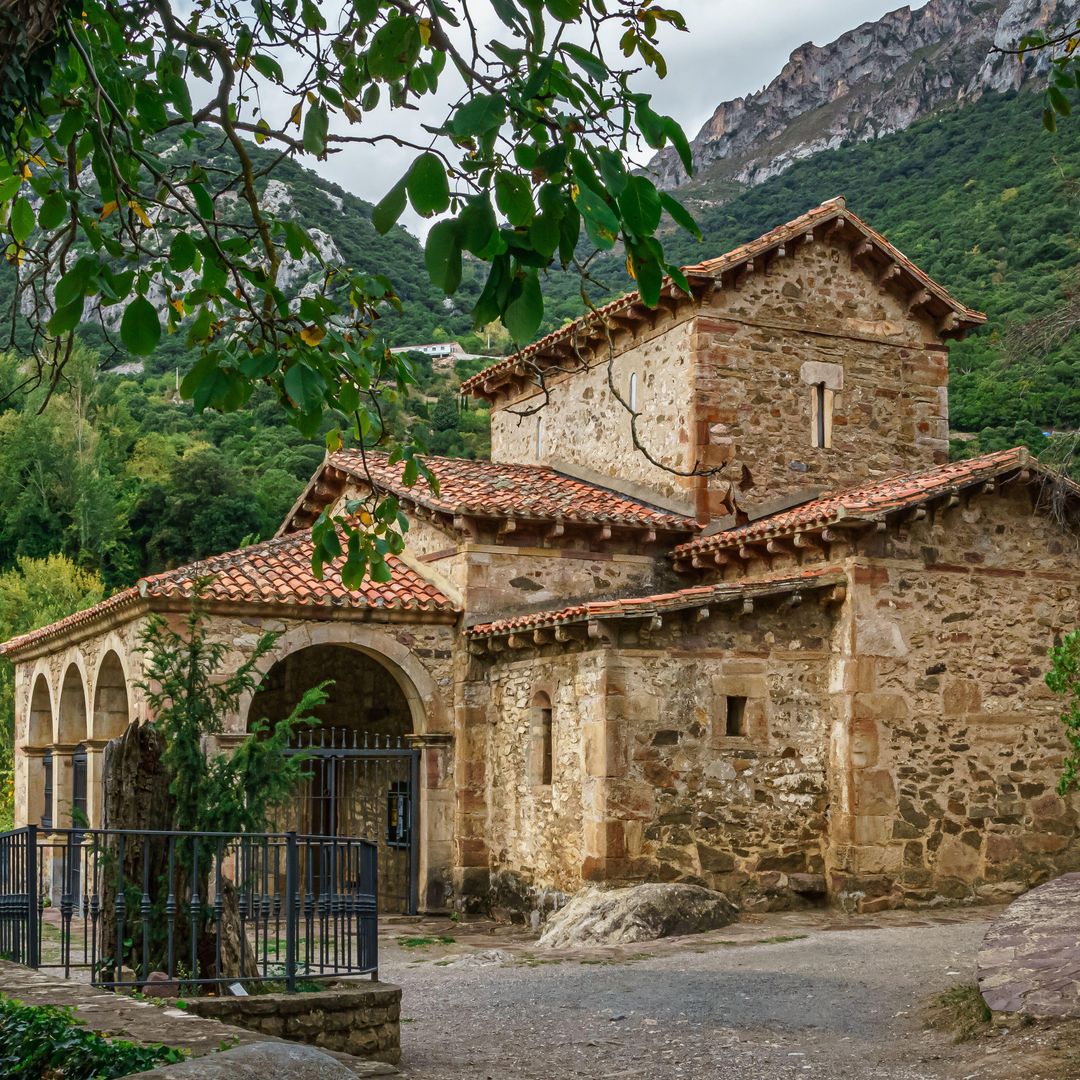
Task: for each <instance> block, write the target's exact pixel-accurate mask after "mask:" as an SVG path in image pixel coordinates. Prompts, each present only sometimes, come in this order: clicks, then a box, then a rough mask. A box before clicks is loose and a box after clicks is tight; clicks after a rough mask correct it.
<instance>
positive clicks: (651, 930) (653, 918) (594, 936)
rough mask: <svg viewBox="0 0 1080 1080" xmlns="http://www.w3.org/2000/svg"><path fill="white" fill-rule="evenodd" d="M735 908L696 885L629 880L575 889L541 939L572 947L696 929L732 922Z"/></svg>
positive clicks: (554, 946)
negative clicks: (628, 883) (607, 886)
mask: <svg viewBox="0 0 1080 1080" xmlns="http://www.w3.org/2000/svg"><path fill="white" fill-rule="evenodd" d="M738 916H739V909H738V908H737V907H736V906H735V905H734V904H733V903H732V902H731V901H730V900H729V899H728V898H727V897H726V896H724V894H723V893H718V892H713V891H712V890H711V889H703V888H701V886H699V885H662V884H659V883H657V884H647V885H633V886H630V887H628V888H616V889H600V888H590V889H584V890H582V891H581V892H579V893H578V894H577V895H576V896H574V898H573V899H572V900H571V901H570V902H569V903H568V904H567V905H566V906H565V907H564V908H562V910H560V911H558V912H556V913H555V914H554V915H552V916H551V918H550V919H548V921H547V925H546V926H545V928H544V932H543V934H541V935H540V942H539V944H540V945H543V946H546V947H548V948H552V949H570V948H577V947H580V946H585V945H626V944H630V943H632V942H635V941H653V940H655V939H656V938H662V937H672V936H673V935H676V934H699V933H701V932H703V931H705V930H716V929H719V928H720V927H721V926H727V925H728V924H729V923H733V922H734V921H735V920H736V919H737V918H738Z"/></svg>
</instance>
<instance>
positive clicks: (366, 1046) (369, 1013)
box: [187, 983, 401, 1065]
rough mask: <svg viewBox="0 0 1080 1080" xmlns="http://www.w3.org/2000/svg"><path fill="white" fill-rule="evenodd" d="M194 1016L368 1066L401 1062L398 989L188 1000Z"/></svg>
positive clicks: (345, 987)
mask: <svg viewBox="0 0 1080 1080" xmlns="http://www.w3.org/2000/svg"><path fill="white" fill-rule="evenodd" d="M187 1011H188V1012H190V1013H194V1014H195V1015H197V1016H205V1017H209V1018H211V1019H214V1020H220V1021H222V1022H223V1023H226V1024H234V1025H235V1026H237V1027H242V1028H247V1029H248V1030H249V1031H257V1032H259V1033H260V1034H262V1035H272V1036H275V1037H278V1038H282V1039H289V1040H291V1041H292V1042H303V1043H310V1044H311V1045H312V1046H318V1047H321V1048H322V1049H324V1050H336V1051H340V1052H342V1053H346V1054H352V1055H353V1056H354V1057H362V1058H368V1059H370V1060H371V1061H384V1062H387V1063H388V1064H390V1065H396V1064H397V1063H398V1062H399V1061H400V1060H401V1026H400V1020H401V988H400V987H398V986H391V985H390V984H388V983H353V984H350V983H337V984H332V985H330V986H328V987H327V988H326V989H325V990H320V991H318V992H316V993H297V994H256V995H253V996H251V997H211V998H192V999H189V1000H188V1003H187Z"/></svg>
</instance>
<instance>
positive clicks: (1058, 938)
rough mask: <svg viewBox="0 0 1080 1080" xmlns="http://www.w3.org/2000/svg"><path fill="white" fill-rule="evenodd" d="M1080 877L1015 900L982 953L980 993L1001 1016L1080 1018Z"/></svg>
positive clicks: (994, 926)
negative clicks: (1018, 1014)
mask: <svg viewBox="0 0 1080 1080" xmlns="http://www.w3.org/2000/svg"><path fill="white" fill-rule="evenodd" d="M1077 926H1080V874H1065V875H1063V876H1062V877H1059V878H1055V879H1054V880H1053V881H1049V882H1047V883H1046V884H1045V885H1040V886H1039V887H1038V888H1037V889H1032V890H1031V891H1030V892H1027V893H1025V894H1024V895H1023V896H1021V897H1020V899H1018V900H1014V901H1013V902H1012V903H1011V904H1010V905H1009V906H1008V907H1007V908H1006V909H1005V910H1004V911H1003V912H1002V913H1001V914H1000V915H999V916H998V917H997V918H996V919H995V920H994V921H993V922H992V923H991V924H990V929H989V930H987V931H986V937H985V938H983V943H982V947H981V948H980V949H979V957H978V961H977V972H978V979H979V989H980V990H981V991H982V996H983V998H984V999H985V1001H986V1004H987V1005H989V1006H990V1008H991V1009H993V1010H994V1011H995V1012H1007V1013H1014V1012H1016V1013H1024V1014H1025V1015H1027V1016H1040V1017H1053V1018H1055V1019H1059V1020H1064V1019H1076V1018H1078V1017H1080V944H1078V943H1077Z"/></svg>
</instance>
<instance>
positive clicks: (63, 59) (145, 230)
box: [0, 0, 696, 584]
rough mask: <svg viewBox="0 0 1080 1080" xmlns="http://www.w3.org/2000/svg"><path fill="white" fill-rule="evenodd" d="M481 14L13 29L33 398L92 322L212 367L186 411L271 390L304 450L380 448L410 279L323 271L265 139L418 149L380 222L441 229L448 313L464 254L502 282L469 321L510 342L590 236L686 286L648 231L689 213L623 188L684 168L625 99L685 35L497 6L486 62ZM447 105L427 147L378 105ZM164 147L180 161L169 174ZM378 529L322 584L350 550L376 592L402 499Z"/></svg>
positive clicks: (136, 14)
mask: <svg viewBox="0 0 1080 1080" xmlns="http://www.w3.org/2000/svg"><path fill="white" fill-rule="evenodd" d="M477 6H478V4H477V0H354V2H353V3H350V4H345V5H343V6H341V7H340V8H338V9H335V12H334V13H333V14H332V15H331V18H332V19H333V22H332V23H331V22H330V21H329V20H328V17H327V14H326V13H325V11H324V8H323V7H322V6H320V5H319V4H317V3H316V2H315V0H284V2H283V3H280V4H273V3H256V4H255V5H254V6H253V7H248V6H246V5H240V6H237V5H230V4H217V3H212V2H211V0H195V2H194V3H191V4H184V5H180V4H176V3H175V2H174V0H119V2H117V3H109V4H105V3H101V2H100V0H87V2H86V3H84V4H82V5H80V6H78V7H70V6H65V5H54V6H48V7H46V8H44V9H42V10H43V14H40V15H35V19H34V26H33V32H32V33H27V31H26V28H25V27H23V26H20V27H18V28H17V29H18V32H17V33H15V32H13V31H11V30H9V31H7V33H8V34H9V35H13V36H12V40H11V41H9V42H8V48H7V49H6V51H3V52H0V55H3V56H4V57H5V63H4V66H3V68H2V69H0V101H2V104H0V141H2V142H3V143H4V147H5V149H6V151H7V159H8V160H7V164H6V165H3V166H0V220H2V221H3V222H5V228H6V234H7V246H6V255H7V258H8V260H9V261H10V262H11V264H12V265H13V266H14V267H15V268H16V272H17V274H18V278H19V288H18V293H17V299H16V303H17V304H18V305H19V309H20V310H21V311H23V312H26V313H28V318H29V322H30V325H31V327H32V331H33V342H32V344H33V355H34V357H35V359H36V361H37V370H36V375H37V377H38V378H39V379H41V380H43V381H44V382H45V383H46V384H47V385H48V386H50V387H56V386H57V385H58V383H59V380H60V379H61V378H62V377H63V371H64V369H65V367H66V365H67V363H68V362H69V359H70V356H71V352H72V341H73V337H72V335H73V334H74V332H75V330H76V328H77V327H78V326H79V324H80V322H82V321H83V320H84V319H93V318H94V317H95V316H100V319H99V320H98V321H100V322H101V323H102V324H106V325H109V326H114V327H116V329H117V336H118V337H119V339H120V341H121V342H122V344H123V346H124V347H125V348H126V350H127V351H128V353H129V354H131V355H133V356H149V355H150V354H152V353H154V352H155V351H156V350H157V349H158V347H159V345H160V343H161V341H162V338H163V335H165V336H166V337H167V335H168V334H172V333H174V332H177V331H182V332H183V334H184V336H186V339H187V341H188V343H189V344H190V345H191V346H192V347H193V348H194V349H195V351H196V353H197V360H196V362H195V364H194V365H193V366H192V368H191V370H190V371H189V372H188V374H187V377H186V378H185V380H184V383H183V386H182V390H183V393H184V394H185V395H186V396H188V397H190V398H191V399H192V401H193V403H194V405H195V407H196V408H197V409H204V408H208V407H210V408H215V409H219V410H235V409H237V408H239V407H241V406H243V405H244V404H245V403H247V402H248V400H249V399H250V398H251V395H252V393H253V390H254V388H255V387H256V386H258V385H260V384H262V385H266V386H268V387H269V388H270V389H271V390H272V392H273V394H274V395H275V396H276V399H277V401H278V403H279V406H280V408H282V409H283V410H284V411H285V413H286V414H287V415H288V416H289V418H290V420H291V421H292V422H293V423H294V424H295V425H296V426H297V427H298V428H299V429H300V430H301V431H302V432H304V433H305V434H306V435H308V436H313V435H315V434H316V433H318V432H319V431H320V429H321V427H322V426H323V421H324V417H325V416H326V415H327V414H328V412H329V413H334V414H337V415H338V416H340V418H341V419H340V421H338V422H337V423H336V424H335V426H334V427H333V428H332V429H331V430H330V431H329V432H328V433H327V443H328V445H329V446H330V447H331V448H332V447H334V446H336V445H338V443H339V442H340V440H341V439H342V437H343V429H344V427H346V426H348V427H349V428H351V431H352V435H353V437H354V438H356V439H368V438H371V437H372V436H373V435H377V436H379V437H383V438H388V437H389V435H388V433H387V432H385V430H384V428H383V426H382V424H381V423H380V416H381V413H382V398H383V396H384V395H385V393H386V392H387V390H388V389H393V388H395V387H396V388H398V389H399V390H403V389H404V388H405V387H406V386H407V385H408V384H409V383H410V382H411V372H410V368H409V365H408V361H407V360H406V358H404V357H401V356H395V355H392V354H390V353H389V352H388V351H387V350H386V348H385V343H384V341H383V339H382V337H381V335H380V333H379V332H378V330H377V327H376V323H375V320H376V317H377V315H378V313H379V311H380V310H381V309H384V308H386V307H393V306H396V305H398V304H399V303H400V301H399V294H398V291H397V290H396V288H395V284H394V282H393V281H391V280H390V279H389V278H387V277H385V276H383V275H381V274H368V273H365V272H363V271H361V270H359V269H357V268H356V267H354V266H350V265H347V264H344V263H337V262H334V261H331V260H330V259H329V258H328V257H327V256H326V255H325V253H324V252H323V250H322V249H321V248H320V246H319V245H318V244H317V243H316V242H315V240H314V239H313V238H312V236H311V234H310V233H309V232H308V231H307V229H306V228H305V227H304V225H303V224H302V223H301V222H300V221H299V220H297V219H296V218H295V216H292V215H288V214H284V215H279V214H277V213H275V211H274V210H273V206H272V203H271V201H270V200H268V199H266V198H265V197H264V195H265V191H266V170H264V169H262V167H261V166H260V167H258V168H256V166H255V165H254V164H253V158H252V154H251V152H250V143H249V142H247V141H246V140H249V139H254V141H255V142H256V143H259V144H265V145H266V146H267V147H272V148H274V149H275V150H276V151H278V152H279V156H280V157H283V158H287V157H302V156H305V155H307V156H310V157H313V158H316V159H322V158H325V157H326V156H327V155H328V154H329V153H333V152H337V151H338V150H340V149H341V148H342V147H344V146H347V145H350V146H354V147H365V148H368V149H369V150H371V151H372V152H377V151H378V148H379V147H381V146H384V145H386V144H394V145H397V146H400V147H405V148H407V149H410V150H412V151H413V152H414V153H415V158H414V160H413V161H412V164H411V165H410V167H409V168H408V170H407V172H406V174H405V175H404V176H403V177H402V178H401V179H400V180H399V181H398V182H397V183H396V184H394V185H393V187H392V188H391V190H390V191H389V193H388V194H387V195H386V196H385V198H384V199H383V200H382V201H381V202H380V203H379V204H378V205H377V206H376V207H375V209H374V212H373V216H372V221H373V224H374V226H375V228H376V229H377V230H378V231H379V232H381V233H387V232H389V231H390V230H392V229H393V228H394V225H395V223H396V222H397V220H398V219H399V218H400V216H401V214H402V213H403V212H404V210H405V208H406V206H407V205H411V207H412V209H413V210H414V211H415V212H416V213H418V214H420V215H421V216H423V217H428V218H433V217H434V218H439V220H438V221H437V222H436V224H434V225H433V226H432V228H431V230H430V232H429V234H428V237H427V242H426V249H425V261H426V266H427V271H428V273H429V275H430V277H431V279H432V281H433V282H435V283H436V285H438V286H439V287H440V288H441V289H442V290H443V291H444V292H445V293H446V294H447V295H451V294H455V293H457V292H458V290H459V287H460V286H461V284H462V281H463V258H464V256H465V255H466V254H467V255H469V256H471V257H472V258H474V259H476V260H479V262H478V263H477V265H481V266H484V265H486V267H487V273H486V278H485V280H484V281H483V285H482V287H481V288H480V289H479V290H478V291H476V292H475V293H474V295H473V296H472V297H471V300H470V304H471V312H472V317H473V320H474V322H475V324H476V325H477V326H479V325H483V324H486V323H489V322H491V321H492V320H494V319H500V320H501V321H502V323H503V324H504V325H505V327H506V328H507V330H508V331H509V333H510V335H511V337H512V338H513V339H514V340H515V341H516V342H518V343H521V344H523V343H526V342H528V341H529V340H531V338H532V337H533V336H534V335H535V334H536V332H537V330H538V329H539V327H540V325H541V322H542V321H543V317H544V299H543V293H542V289H541V276H542V275H543V274H544V273H545V272H546V271H547V270H548V268H549V267H552V266H563V267H567V266H572V265H574V266H577V267H578V269H579V270H580V271H581V272H582V273H587V263H586V264H582V263H580V262H579V251H580V250H581V249H580V248H579V243H583V242H585V241H587V243H586V244H585V247H586V249H587V248H595V249H598V250H602V251H606V250H611V249H612V248H613V247H614V246H615V245H616V243H621V244H622V246H623V249H624V251H625V254H626V258H627V260H628V264H629V266H630V267H631V268H632V270H633V272H634V275H635V277H636V280H637V284H638V286H639V288H640V289H641V292H642V295H643V296H644V298H645V299H646V300H647V301H648V302H649V303H651V304H656V303H657V302H658V301H659V296H660V291H661V288H662V284H663V278H664V275H665V273H666V274H670V275H671V276H672V277H673V278H674V280H675V281H676V282H677V283H678V285H679V286H680V287H682V288H686V287H687V286H686V281H685V279H684V278H683V277H682V275H681V273H680V272H679V270H678V269H677V267H675V266H673V265H671V264H670V263H669V261H668V260H667V259H666V257H665V255H664V251H663V248H662V246H661V243H660V241H659V240H658V239H657V231H658V228H659V226H660V223H661V218H662V216H663V214H664V212H665V211H666V212H667V213H668V214H669V215H670V216H671V217H672V218H674V220H675V221H676V222H678V223H679V224H680V225H681V226H683V227H685V228H687V229H691V230H695V229H696V227H695V226H694V223H693V220H692V218H691V217H690V216H689V214H687V212H686V211H685V210H684V209H683V208H682V206H681V205H680V204H679V203H678V202H677V201H676V200H675V199H673V198H672V197H671V196H669V195H667V194H661V193H660V192H658V191H657V190H656V188H655V187H654V186H653V184H652V182H651V181H650V180H649V179H648V178H647V177H645V176H642V175H635V174H634V173H632V172H631V171H630V170H629V169H628V168H627V160H628V155H629V154H631V153H632V152H633V151H634V150H635V149H636V148H637V147H638V146H640V145H641V144H645V145H647V146H648V147H649V148H652V149H660V148H661V147H663V146H665V145H667V144H669V143H671V144H673V145H674V146H675V147H676V149H677V150H678V152H679V154H680V156H681V157H682V159H683V162H684V164H685V166H686V168H687V169H688V170H689V169H690V167H691V164H692V163H691V160H690V149H689V145H688V142H687V139H686V137H685V135H684V134H683V132H682V130H681V129H680V128H679V126H678V124H677V123H675V121H674V120H673V119H671V118H670V117H668V116H663V115H660V114H659V113H657V112H656V111H655V110H654V108H653V107H652V103H651V100H650V97H649V95H647V94H643V93H639V92H637V91H635V89H634V87H633V77H634V74H635V71H637V70H639V69H640V67H642V66H645V67H648V68H651V69H653V71H655V72H656V73H658V74H659V75H661V76H662V75H664V74H665V72H666V65H665V61H664V58H663V55H662V54H661V52H660V51H659V35H660V32H661V30H662V29H663V28H665V27H668V28H676V29H679V30H684V29H685V23H684V20H683V18H682V16H681V15H680V14H679V13H678V12H677V11H675V10H673V9H669V8H665V7H662V6H660V5H658V4H656V3H653V2H651V0H494V2H493V3H492V4H491V8H492V9H493V10H494V13H495V15H496V16H497V18H498V20H499V29H498V33H497V36H496V37H495V38H494V39H492V40H489V41H487V42H483V41H482V39H481V38H480V36H479V35H478V34H477V32H476V20H475V17H474V16H475V12H474V10H473V9H474V8H476V7H477ZM36 11H37V9H35V12H36ZM611 58H615V59H611ZM200 81H201V82H204V83H205V84H206V87H205V89H204V90H203V91H202V93H200V94H199V95H198V97H199V98H200V99H201V100H205V101H206V104H199V105H197V104H196V103H195V102H194V101H193V98H192V93H191V86H192V85H193V84H196V83H199V82H200ZM440 94H441V95H443V97H442V100H444V101H447V102H448V104H447V107H446V111H445V115H444V118H443V119H442V121H441V122H436V123H433V124H431V125H429V126H428V127H427V128H426V134H425V137H424V139H423V140H422V141H417V142H410V141H409V140H407V139H405V138H403V137H402V136H401V134H399V132H398V131H396V130H394V127H395V125H394V124H393V123H392V122H385V123H380V122H379V121H378V120H377V119H376V118H377V117H378V116H379V113H378V112H377V108H378V106H379V103H380V102H383V103H384V104H389V106H390V107H391V109H401V108H411V107H414V106H415V103H416V102H417V100H418V99H422V98H425V97H435V96H436V95H440ZM438 100H439V99H438V97H436V101H438ZM264 103H266V104H265V105H264ZM166 138H167V139H168V142H169V147H173V148H174V147H175V144H176V140H177V138H179V140H180V141H181V142H182V143H184V144H186V146H187V147H188V148H189V149H188V152H181V153H170V154H169V155H168V156H166V154H165V153H164V149H165V146H164V143H163V139H166ZM208 138H214V139H217V140H218V141H219V142H220V141H223V142H224V143H226V144H227V145H228V147H229V148H230V152H231V153H232V155H233V158H234V161H235V165H234V167H232V168H230V169H228V170H224V171H222V172H219V171H217V170H214V172H213V173H211V172H210V171H209V170H207V168H206V167H205V166H204V164H203V159H202V156H201V155H200V153H199V151H198V143H199V141H200V140H201V139H208ZM583 231H584V234H585V235H584V237H583V236H582V233H583ZM305 260H307V261H308V262H309V263H313V264H315V265H317V266H318V267H319V270H320V273H319V274H318V275H317V280H316V281H315V283H314V288H312V289H305V290H304V292H303V294H302V295H301V297H300V298H299V299H298V302H292V301H291V300H290V298H289V296H288V295H286V293H285V291H284V288H283V285H282V282H283V280H284V278H285V276H286V275H285V270H286V269H287V268H288V267H290V266H296V265H298V264H300V263H303V262H304V261H305ZM389 444H390V448H391V455H392V457H393V458H394V459H395V460H401V461H403V462H404V465H403V469H404V479H405V482H406V483H408V484H412V483H415V482H417V481H418V480H420V479H425V480H426V481H427V482H429V483H434V478H432V477H431V475H430V473H429V471H428V470H427V469H426V467H425V466H424V465H423V461H422V459H421V457H420V456H419V448H418V447H417V446H416V444H415V443H414V442H413V441H412V440H411V439H410V438H409V437H408V435H402V436H401V437H399V438H389ZM370 510H371V515H370V517H369V518H367V519H366V520H370V521H371V522H372V524H371V525H369V526H365V527H363V528H361V527H359V526H357V525H355V524H354V523H353V522H354V521H355V518H353V517H351V516H349V515H342V516H339V517H338V518H336V519H330V518H328V517H325V516H324V517H322V518H320V520H319V521H318V522H317V523H316V525H315V527H314V537H315V542H316V556H315V558H316V563H317V564H321V562H322V561H326V560H330V559H333V558H335V557H337V556H338V555H339V554H340V553H341V551H342V547H343V543H342V541H343V540H344V547H345V550H346V552H347V558H346V560H345V564H344V568H343V570H342V576H343V578H344V580H345V581H346V582H347V583H348V584H358V583H359V582H360V581H361V580H362V578H363V577H364V575H365V573H366V572H368V571H370V573H371V575H372V576H373V577H376V578H379V579H381V580H385V578H386V576H387V575H388V570H387V567H386V564H385V561H384V557H385V555H386V553H387V552H389V551H400V550H401V548H402V546H403V539H402V532H403V530H404V528H405V527H406V521H405V518H404V517H403V516H402V515H401V514H400V513H399V510H398V506H397V503H396V502H395V501H394V500H393V499H391V498H383V499H376V498H374V497H373V502H372V505H371V507H370Z"/></svg>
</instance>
